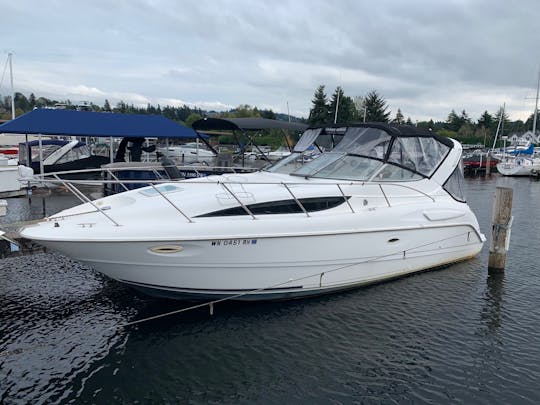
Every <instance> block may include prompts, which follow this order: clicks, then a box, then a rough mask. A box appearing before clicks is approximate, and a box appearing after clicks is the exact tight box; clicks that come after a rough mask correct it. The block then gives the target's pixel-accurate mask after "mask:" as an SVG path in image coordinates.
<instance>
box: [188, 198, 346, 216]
mask: <svg viewBox="0 0 540 405" xmlns="http://www.w3.org/2000/svg"><path fill="white" fill-rule="evenodd" d="M348 198H350V197H343V196H331V197H312V198H300V199H299V201H300V203H301V204H302V206H303V207H304V209H305V210H306V211H307V212H316V211H323V210H328V209H330V208H334V207H337V206H338V205H341V204H344V203H345V199H348ZM247 208H248V209H249V210H250V211H251V212H252V213H253V214H254V215H270V214H299V213H302V212H303V211H302V208H301V207H300V205H298V203H297V202H296V200H280V201H269V202H264V203H257V204H250V205H247ZM233 215H248V213H247V212H246V210H245V209H244V208H243V207H232V208H226V209H224V210H219V211H214V212H209V213H207V214H202V215H198V216H197V217H201V218H204V217H226V216H233Z"/></svg>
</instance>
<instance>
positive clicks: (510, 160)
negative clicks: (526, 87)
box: [497, 71, 540, 176]
mask: <svg viewBox="0 0 540 405" xmlns="http://www.w3.org/2000/svg"><path fill="white" fill-rule="evenodd" d="M539 91H540V71H539V73H538V83H537V85H536V102H535V106H534V118H533V128H532V140H531V141H530V145H527V146H528V147H526V148H523V150H522V151H520V150H518V149H517V148H516V150H515V151H514V153H506V152H504V155H503V158H502V160H501V161H500V162H499V163H498V164H497V170H498V172H499V173H500V174H502V175H503V176H531V175H535V174H537V173H540V157H538V156H535V154H534V145H533V144H532V142H534V141H535V138H536V121H537V118H538V93H539ZM505 150H506V148H505Z"/></svg>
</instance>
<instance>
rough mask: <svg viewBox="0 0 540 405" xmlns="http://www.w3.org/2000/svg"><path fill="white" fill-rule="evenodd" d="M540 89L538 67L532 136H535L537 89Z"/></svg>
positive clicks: (539, 71)
mask: <svg viewBox="0 0 540 405" xmlns="http://www.w3.org/2000/svg"><path fill="white" fill-rule="evenodd" d="M539 90H540V69H539V70H538V84H537V85H536V101H535V104H534V119H533V130H532V131H533V136H536V119H537V118H538V91H539Z"/></svg>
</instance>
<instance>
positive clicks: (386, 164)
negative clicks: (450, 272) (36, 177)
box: [21, 124, 485, 300]
mask: <svg viewBox="0 0 540 405" xmlns="http://www.w3.org/2000/svg"><path fill="white" fill-rule="evenodd" d="M309 131H311V133H312V135H313V137H312V138H313V139H314V138H315V137H317V136H318V135H320V134H321V133H329V134H332V135H333V134H335V133H337V132H341V134H342V135H343V139H342V140H341V142H340V143H339V144H338V145H337V146H336V147H335V148H334V149H333V150H332V151H331V152H326V153H324V154H322V155H320V156H319V157H317V158H316V159H314V160H312V161H310V162H307V163H305V164H304V165H302V166H300V167H299V168H298V169H297V170H296V171H294V172H292V173H286V172H283V170H280V169H283V166H281V167H278V168H277V169H275V167H274V166H272V167H270V169H268V170H265V171H259V172H255V173H250V174H234V175H220V176H209V177H204V178H199V179H195V180H183V181H178V182H169V183H162V184H159V185H154V186H149V187H145V188H142V189H137V190H132V191H127V192H124V193H120V194H116V195H113V196H109V197H105V198H102V199H98V200H95V201H92V202H88V203H86V204H83V205H80V206H77V207H74V208H71V209H68V210H65V211H62V212H60V213H58V214H55V215H53V216H51V217H49V218H45V219H44V220H43V221H41V222H39V223H37V224H34V225H31V226H28V227H25V228H24V229H23V230H22V231H21V236H23V237H25V238H28V239H32V240H35V241H37V242H39V243H40V244H42V245H44V246H46V247H48V248H50V249H53V250H58V251H60V252H62V253H64V254H66V255H68V256H70V257H72V258H74V259H76V260H79V261H81V262H83V263H86V264H87V265H89V266H92V267H93V268H95V269H96V270H98V271H99V272H101V273H103V274H105V275H107V276H109V277H111V278H113V279H116V280H118V281H120V282H123V283H126V284H129V285H131V286H133V287H135V288H137V289H140V290H143V291H145V292H147V293H149V294H152V295H155V296H161V297H172V298H190V299H206V298H216V297H229V298H234V299H239V300H266V299H285V298H295V297H303V296H310V295H316V294H323V293H328V292H333V291H338V290H343V289H348V288H353V287H357V286H361V285H365V284H370V283H375V282H380V281H383V280H388V279H392V278H395V277H400V276H404V275H407V274H411V273H414V272H418V271H422V270H425V269H430V268H433V267H439V266H442V265H447V264H450V263H454V262H457V261H460V260H465V259H468V258H471V257H473V256H475V255H476V254H477V253H478V252H479V251H480V250H481V248H482V245H483V243H484V241H485V237H484V235H482V233H481V232H480V229H479V226H478V222H477V220H476V217H475V216H474V214H473V213H472V211H471V210H470V208H469V207H468V205H467V204H466V202H465V196H464V195H463V190H462V181H463V173H462V171H461V168H460V158H461V145H460V144H459V143H458V142H456V141H454V140H452V139H449V138H444V137H440V136H438V135H435V134H433V133H432V132H429V131H423V130H421V129H418V128H415V127H408V126H393V125H384V124H357V125H348V126H347V125H341V126H330V127H317V128H311V129H308V131H306V132H309ZM276 166H279V165H276Z"/></svg>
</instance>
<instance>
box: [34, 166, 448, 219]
mask: <svg viewBox="0 0 540 405" xmlns="http://www.w3.org/2000/svg"><path fill="white" fill-rule="evenodd" d="M99 170H100V171H101V170H102V171H104V172H106V173H108V174H109V175H110V177H112V178H113V179H114V180H67V179H61V178H60V177H59V175H61V174H66V173H74V172H77V173H80V172H84V171H78V170H77V171H71V172H58V173H50V174H44V175H39V176H36V177H35V179H36V181H38V182H43V183H60V184H62V185H64V186H65V187H66V188H67V189H68V190H70V191H71V192H72V193H73V194H74V195H75V196H77V198H78V199H79V200H81V201H82V202H83V203H89V204H91V205H92V206H93V207H94V208H95V209H96V210H97V211H99V212H100V213H101V214H102V215H104V216H105V217H106V218H107V219H108V220H110V221H111V222H113V223H114V224H115V225H116V226H120V225H119V224H118V223H117V222H116V221H115V220H114V219H113V218H111V217H110V216H109V215H107V213H105V212H104V210H102V209H101V208H100V207H98V206H97V205H96V204H94V203H93V202H92V201H91V200H90V199H89V198H88V197H86V196H85V195H84V193H82V192H81V191H80V190H79V189H78V188H77V187H76V186H75V184H78V185H88V184H91V185H96V183H99V184H120V185H121V186H122V187H123V188H124V190H126V191H127V190H128V187H127V186H126V184H144V185H150V186H151V187H152V188H153V189H154V190H155V191H156V193H158V194H159V195H160V196H161V197H163V198H164V199H165V201H167V203H168V204H170V205H171V206H172V207H173V208H174V209H175V210H176V211H178V212H179V213H180V214H181V215H182V216H183V217H184V218H185V219H186V220H187V221H188V222H189V223H193V222H195V221H194V220H193V219H192V218H191V217H190V216H189V215H188V214H186V213H185V212H184V211H183V210H182V209H181V208H180V207H179V206H178V205H177V204H176V203H175V202H174V201H172V200H171V199H170V198H168V197H167V196H166V195H165V193H163V192H162V191H161V190H160V188H159V187H156V185H159V184H163V183H177V182H179V180H169V179H164V180H158V179H156V180H147V179H144V180H120V179H118V177H117V176H116V175H115V174H114V173H112V172H110V171H109V170H108V169H106V168H103V169H99ZM126 170H127V169H126ZM94 171H95V170H94ZM86 172H89V171H86ZM181 183H182V184H199V185H202V184H205V185H208V184H212V183H213V184H216V185H219V186H220V187H222V188H223V189H224V190H225V191H226V192H227V193H228V194H229V195H230V196H231V197H232V198H234V200H235V201H236V202H237V203H238V204H239V205H240V206H241V207H242V209H243V210H244V211H245V212H246V213H247V214H248V215H249V216H251V218H252V219H258V216H257V215H255V214H254V213H253V211H252V210H251V209H250V208H249V207H248V206H247V205H246V204H245V203H244V202H243V201H242V198H241V197H239V195H238V194H237V193H238V191H236V192H235V191H234V189H233V188H232V187H231V186H234V185H235V184H238V185H242V186H247V187H249V186H252V185H263V184H264V185H266V184H268V185H281V186H282V187H284V189H285V190H287V192H288V193H289V194H290V195H291V197H292V198H293V199H294V201H295V202H296V204H297V205H298V207H299V208H300V209H301V210H302V212H303V213H304V214H305V215H306V216H307V217H310V216H311V215H310V213H309V212H308V211H307V209H306V208H305V206H304V205H303V204H302V202H301V198H302V197H300V196H299V195H296V194H295V192H294V191H293V190H292V188H291V186H302V187H303V190H305V187H310V186H321V185H334V186H336V187H337V188H338V190H339V194H340V196H341V197H342V198H343V200H344V202H346V204H347V206H348V208H349V210H350V212H351V213H353V214H354V213H356V212H357V211H355V209H354V208H353V205H352V204H351V201H350V198H349V197H348V194H349V195H350V196H353V197H355V198H362V197H365V198H370V199H374V198H384V201H385V202H386V205H387V206H388V207H391V206H392V199H394V198H398V199H399V198H411V197H414V196H410V195H409V196H406V195H404V196H399V195H391V193H390V194H389V193H388V191H389V190H388V188H389V187H401V188H405V189H409V190H411V191H413V192H414V193H417V194H419V197H420V196H421V197H422V198H424V197H425V198H429V199H430V200H431V201H433V202H434V201H435V198H434V197H437V196H438V195H440V196H442V195H446V194H437V195H435V194H434V195H430V194H427V193H426V192H424V191H422V190H419V189H417V188H415V187H412V186H410V185H405V184H399V183H386V182H385V183H381V182H354V181H348V182H335V183H312V182H283V181H281V182H271V181H267V182H256V183H246V182H242V181H222V180H220V181H215V180H213V179H209V181H200V180H181ZM346 186H350V187H358V186H359V187H361V188H362V189H366V193H367V194H366V195H362V193H358V192H355V193H351V192H349V193H346V190H344V187H346ZM371 187H377V188H378V189H379V190H380V193H381V194H382V196H380V197H379V196H377V193H373V191H372V192H368V191H367V189H369V188H371ZM351 191H352V190H351Z"/></svg>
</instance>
